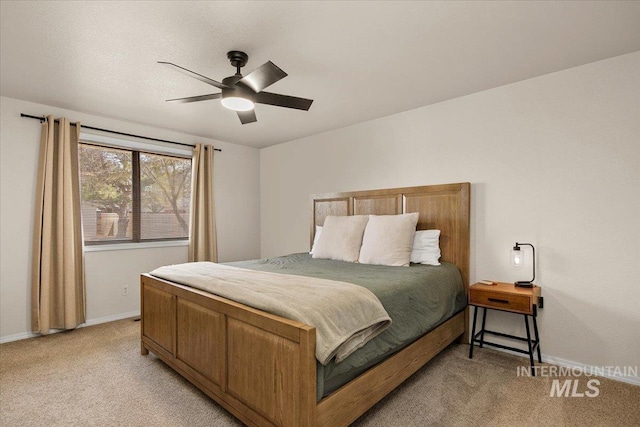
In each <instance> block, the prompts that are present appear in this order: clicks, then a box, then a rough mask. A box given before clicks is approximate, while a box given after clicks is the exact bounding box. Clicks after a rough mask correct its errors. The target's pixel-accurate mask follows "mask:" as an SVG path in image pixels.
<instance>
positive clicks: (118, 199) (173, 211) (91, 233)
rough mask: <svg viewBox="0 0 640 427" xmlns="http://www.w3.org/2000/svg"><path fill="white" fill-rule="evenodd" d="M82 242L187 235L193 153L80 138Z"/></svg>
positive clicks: (154, 238)
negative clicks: (186, 154) (179, 154)
mask: <svg viewBox="0 0 640 427" xmlns="http://www.w3.org/2000/svg"><path fill="white" fill-rule="evenodd" d="M79 160H80V177H81V197H82V214H83V215H82V219H83V231H84V238H85V243H87V244H100V243H113V242H123V241H124V242H127V241H129V242H131V241H133V242H137V241H144V240H167V239H186V238H188V235H189V209H190V197H191V159H185V158H180V157H172V156H166V155H160V154H150V153H142V152H139V151H133V150H122V149H114V148H106V147H100V146H92V145H88V144H81V145H80V150H79Z"/></svg>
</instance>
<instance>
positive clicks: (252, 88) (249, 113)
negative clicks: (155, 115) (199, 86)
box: [158, 50, 313, 125]
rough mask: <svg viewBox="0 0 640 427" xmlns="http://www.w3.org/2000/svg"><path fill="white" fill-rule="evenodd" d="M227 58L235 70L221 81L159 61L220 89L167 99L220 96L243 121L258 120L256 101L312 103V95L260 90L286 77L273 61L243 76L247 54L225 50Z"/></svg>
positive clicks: (301, 105)
mask: <svg viewBox="0 0 640 427" xmlns="http://www.w3.org/2000/svg"><path fill="white" fill-rule="evenodd" d="M227 58H229V60H230V61H231V65H232V66H234V67H235V68H236V73H235V74H234V75H233V76H229V77H225V78H224V79H222V83H220V82H217V81H215V80H212V79H210V78H208V77H205V76H203V75H202V74H198V73H195V72H193V71H191V70H187V69H186V68H184V67H181V66H179V65H176V64H172V63H171V62H163V61H158V64H163V65H166V66H169V67H171V68H172V69H174V70H176V71H179V72H181V73H184V74H186V75H188V76H190V77H193V78H195V79H198V80H200V81H201V82H204V83H207V84H210V85H211V86H215V87H217V88H218V89H221V90H222V92H220V93H210V94H208V95H198V96H190V97H187V98H175V99H168V100H167V102H198V101H208V100H210V99H219V98H222V101H221V102H222V105H224V106H225V107H227V108H229V109H231V110H234V111H236V112H237V113H238V117H239V118H240V122H241V123H242V124H243V125H246V124H247V123H253V122H255V121H257V119H256V112H255V111H254V109H253V107H254V105H255V103H258V104H268V105H275V106H276V107H286V108H293V109H296V110H304V111H307V110H309V108H310V107H311V103H312V102H313V100H312V99H305V98H298V97H295V96H288V95H280V94H277V93H271V92H264V91H263V89H266V88H267V87H269V86H271V85H272V84H274V83H275V82H277V81H278V80H281V79H283V78H285V77H287V73H285V72H284V71H282V70H281V69H280V68H279V67H278V66H277V65H275V64H274V63H273V62H271V61H268V62H266V63H264V64H262V65H261V66H259V67H258V68H256V69H255V70H253V71H252V72H250V73H249V74H247V75H246V76H242V74H240V69H241V68H242V67H244V66H245V65H246V64H247V61H248V60H249V55H247V54H246V53H244V52H240V51H238V50H232V51H230V52H228V53H227Z"/></svg>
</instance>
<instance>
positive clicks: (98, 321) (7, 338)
mask: <svg viewBox="0 0 640 427" xmlns="http://www.w3.org/2000/svg"><path fill="white" fill-rule="evenodd" d="M136 316H140V310H138V311H130V312H128V313H120V314H115V315H113V316H105V317H98V318H97V319H89V320H87V321H86V322H85V323H83V324H81V325H78V328H84V327H86V326H93V325H99V324H101V323H107V322H114V321H116V320H122V319H128V318H130V317H136ZM58 332H62V331H61V330H57V329H55V330H52V331H51V333H52V334H55V333H58ZM40 336H42V334H34V333H33V332H23V333H21V334H13V335H6V336H4V337H0V344H4V343H6V342H12V341H20V340H26V339H29V338H35V337H40Z"/></svg>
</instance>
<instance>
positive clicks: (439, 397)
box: [0, 320, 640, 427]
mask: <svg viewBox="0 0 640 427" xmlns="http://www.w3.org/2000/svg"><path fill="white" fill-rule="evenodd" d="M139 325H140V324H139V323H138V322H133V321H132V320H121V321H117V322H112V323H106V324H102V325H97V326H91V327H87V328H82V329H78V330H75V331H72V332H65V333H59V334H54V335H49V336H46V337H41V338H33V339H29V340H24V341H18V342H13V343H7V344H2V345H0V425H2V426H75V425H78V426H85V425H94V426H142V425H155V426H239V425H241V424H240V423H239V422H237V421H236V420H235V419H234V418H233V417H232V416H231V415H229V414H228V413H227V412H226V411H225V410H223V409H222V408H220V407H219V406H218V405H217V404H216V403H215V402H213V401H212V400H210V399H209V398H208V397H207V396H206V395H204V394H203V393H201V392H200V391H199V390H197V389H196V388H195V387H193V386H191V385H190V384H189V383H188V382H186V381H185V380H183V379H182V377H180V376H179V375H178V374H176V373H174V372H173V371H172V370H171V369H170V368H168V367H167V366H166V365H164V364H163V363H162V362H161V361H160V360H158V359H157V358H156V357H154V356H153V355H149V356H141V355H140V351H139V349H140V344H139ZM467 350H468V346H466V345H453V346H451V347H449V348H448V349H447V350H445V351H444V352H443V353H441V354H440V355H438V356H437V357H436V358H435V359H434V360H432V361H431V362H430V363H428V364H427V365H426V366H425V367H424V368H422V369H421V370H420V371H418V372H417V373H416V374H415V375H414V376H412V377H411V378H409V379H408V380H407V381H406V382H405V383H404V384H402V385H401V386H400V387H399V388H398V389H396V390H395V391H394V392H392V393H391V394H390V395H389V396H387V397H386V398H385V399H383V400H382V401H381V402H380V403H378V404H377V405H376V406H375V407H373V408H372V409H371V410H370V411H369V412H367V413H366V414H365V415H364V416H362V417H361V418H360V419H358V420H357V421H356V423H355V424H354V425H357V426H385V427H386V426H403V427H405V426H425V425H440V426H449V425H451V426H469V425H505V426H518V425H522V426H526V425H532V426H533V425H566V426H574V425H575V426H584V425H602V426H614V425H615V426H640V409H639V406H640V387H635V386H632V385H629V384H624V383H620V382H616V381H611V380H606V379H603V378H599V380H600V386H599V390H600V393H599V395H598V397H594V398H588V397H582V398H575V397H574V398H571V397H549V393H550V390H551V383H552V378H527V377H517V376H516V367H517V366H520V365H522V364H525V363H526V359H523V358H519V357H515V356H511V355H507V354H504V353H500V352H496V351H493V350H488V349H483V350H478V351H477V352H476V354H474V358H473V360H469V359H468V358H467ZM584 383H585V379H584V378H582V379H581V384H580V387H581V389H584V388H585V384H584Z"/></svg>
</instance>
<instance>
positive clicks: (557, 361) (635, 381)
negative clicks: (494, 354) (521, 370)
mask: <svg viewBox="0 0 640 427" xmlns="http://www.w3.org/2000/svg"><path fill="white" fill-rule="evenodd" d="M476 348H477V345H476ZM487 348H490V349H491V350H495V351H500V352H502V353H509V354H512V355H514V356H518V357H522V358H523V359H525V358H526V359H527V363H526V365H527V366H529V362H528V359H529V356H528V355H526V354H522V353H518V352H515V351H511V350H506V349H502V348H497V347H487ZM474 351H476V350H475V349H474ZM536 361H537V359H536ZM542 361H543V362H544V363H549V364H552V365H556V366H562V367H564V368H569V369H578V370H580V371H581V372H594V371H599V370H602V369H601V368H602V366H593V365H587V364H584V363H578V362H574V361H573V360H567V359H562V358H560V357H554V356H549V355H547V354H544V353H542ZM536 363H537V362H536ZM611 368H612V370H613V368H614V366H611ZM605 371H606V370H605ZM598 376H601V377H604V378H608V379H611V380H614V381H620V382H623V383H627V384H632V385H635V386H640V377H633V376H622V375H607V374H606V372H604V373H603V374H602V375H598Z"/></svg>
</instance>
